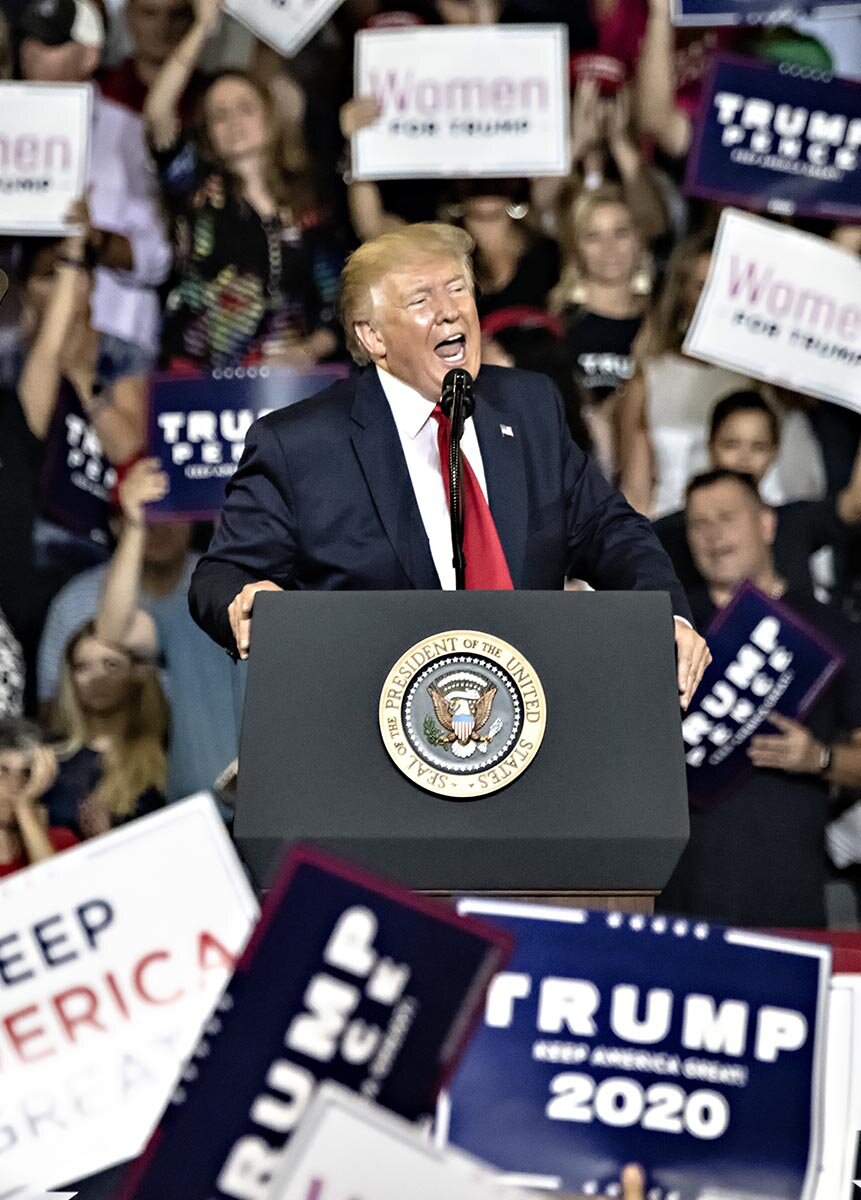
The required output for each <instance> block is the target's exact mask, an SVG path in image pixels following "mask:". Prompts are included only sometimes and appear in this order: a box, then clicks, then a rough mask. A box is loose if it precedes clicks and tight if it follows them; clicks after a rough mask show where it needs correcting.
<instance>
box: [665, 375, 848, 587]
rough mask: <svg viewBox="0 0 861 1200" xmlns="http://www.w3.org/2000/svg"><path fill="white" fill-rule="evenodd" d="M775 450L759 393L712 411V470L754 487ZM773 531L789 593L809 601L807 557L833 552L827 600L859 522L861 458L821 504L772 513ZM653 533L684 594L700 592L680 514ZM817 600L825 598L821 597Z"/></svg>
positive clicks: (773, 425)
mask: <svg viewBox="0 0 861 1200" xmlns="http://www.w3.org/2000/svg"><path fill="white" fill-rule="evenodd" d="M779 448H780V424H779V421H778V417H777V414H776V413H775V411H774V409H773V408H772V407H771V406H770V405H769V404H768V403H767V402H766V401H765V400H764V399H763V398H762V396H760V395H759V393H758V392H747V391H745V392H733V393H732V394H731V395H729V396H725V397H724V398H723V399H722V400H719V401H718V402H717V404H716V405H715V406H714V409H713V410H712V415H711V423H710V429H709V459H710V461H711V466H712V467H713V468H726V469H727V470H730V471H741V472H744V473H745V474H748V475H752V476H753V478H754V479H755V480H756V483H757V485H760V484H761V483H762V480H763V478H764V476H765V475H766V473H767V472H768V470H769V469H770V468H771V466H772V464H773V463H774V461H775V459H776V458H777V453H778V450H779ZM774 511H775V513H776V516H777V527H776V534H775V539H774V560H775V563H776V566H777V570H778V571H779V572H780V574H781V575H782V576H783V577H784V579H786V581H787V583H788V584H789V586H790V588H791V589H792V590H793V591H794V592H799V593H803V594H805V595H808V596H813V595H814V594H816V593H815V591H814V580H813V577H812V574H811V567H810V558H811V555H813V554H815V553H816V552H817V551H818V550H821V549H822V548H823V546H830V547H832V549H833V551H834V587H833V590H832V599H833V600H838V599H839V598H840V597H841V595H842V591H843V576H844V566H843V560H844V552H845V546H846V539H847V534H848V528H849V527H850V526H852V525H856V524H858V523H859V522H861V459H859V460H858V461H856V464H855V469H854V470H853V473H852V478H851V479H850V481H849V485H848V487H845V488H844V489H843V491H841V492H839V493H838V494H837V495H836V496H826V497H825V499H824V500H795V501H793V502H791V503H789V504H781V505H779V506H778V507H777V508H776V509H775V510H774ZM654 529H655V533H656V534H657V535H658V537H659V538H660V541H661V543H662V545H663V547H664V549H665V550H666V552H667V553H668V554H669V556H670V558H671V559H672V561H673V566H674V567H675V568H676V574H677V575H678V577H679V579H680V580H681V583H682V586H683V587H684V589H685V591H686V592H687V593H688V594H689V595H690V593H691V592H692V591H694V590H696V588H698V587H702V584H703V578H702V576H701V574H700V572H699V571H698V570H697V568H696V565H695V563H694V559H693V557H692V555H691V551H690V548H689V546H688V542H687V538H686V535H685V514H684V512H683V511H679V512H675V513H670V514H669V515H668V516H666V517H661V519H660V520H658V521H656V522H655V524H654ZM820 598H824V597H822V596H821V593H820Z"/></svg>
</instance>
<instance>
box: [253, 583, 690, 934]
mask: <svg viewBox="0 0 861 1200" xmlns="http://www.w3.org/2000/svg"><path fill="white" fill-rule="evenodd" d="M446 633H454V634H459V636H460V639H461V640H460V641H457V640H456V639H455V640H449V641H448V642H446V641H445V640H440V638H441V635H444V634H446ZM467 633H469V634H470V635H472V634H474V633H480V634H482V635H486V636H487V637H489V638H490V639H491V643H495V641H498V640H500V639H501V640H502V641H503V643H504V644H506V645H507V649H506V650H504V651H498V650H497V649H496V648H495V645H491V644H490V643H488V646H489V647H490V650H491V655H490V659H489V665H488V666H487V668H486V670H485V674H484V676H483V677H482V676H481V672H480V671H479V670H478V669H477V667H476V663H477V662H478V661H479V659H477V658H475V657H474V656H473V655H472V653H463V650H464V646H466V647H467V648H470V647H471V646H474V648H475V649H476V651H480V650H481V645H480V644H478V643H479V642H480V639H476V638H475V637H472V636H470V637H468V638H466V640H464V637H465V634H467ZM417 645H419V646H420V649H419V652H418V653H416V654H414V655H412V656H411V657H410V660H409V662H406V663H405V662H404V657H405V656H406V655H407V652H408V651H409V650H410V648H413V649H415V648H416V646H417ZM512 648H513V650H514V651H515V652H516V653H515V654H514V655H512V654H510V653H509V651H511V650H512ZM494 654H495V655H496V657H494ZM485 657H486V656H485ZM523 662H526V663H527V664H528V667H529V669H530V670H531V672H532V674H533V675H534V676H535V677H536V678H537V680H538V681H539V683H540V688H539V690H540V689H543V708H541V709H540V712H541V714H543V715H544V716H545V717H546V728H545V729H544V735H543V741H542V742H541V744H540V747H538V749H537V750H535V749H534V745H533V744H534V741H535V738H534V737H533V733H534V731H535V729H536V728H537V725H536V724H534V723H533V724H530V722H531V721H532V722H536V721H537V719H538V717H537V714H538V710H539V708H540V705H539V703H538V701H537V700H535V699H534V694H536V693H535V688H534V687H533V686H532V681H531V676H530V675H529V674H527V673H526V672H525V671H524V670H523V669H521V668H522V663H523ZM397 664H400V665H397ZM488 671H489V672H490V674H488V673H487V672H488ZM387 696H388V700H386V697H387ZM381 700H382V704H381ZM518 721H519V722H520V725H519V726H518V725H517V722H518ZM407 726H409V728H407ZM509 727H510V728H509ZM518 728H519V729H520V730H521V733H520V734H519V735H518V733H517V729H518ZM530 738H531V739H532V740H531V741H530V740H529V739H530ZM387 742H388V744H386V743H387ZM527 745H529V746H533V749H532V750H530V751H529V752H528V754H527V752H525V751H524V752H522V753H521V750H520V749H519V747H522V746H527ZM401 746H403V747H404V748H403V750H401V749H400V748H399V747H401ZM529 755H531V761H528V762H527V764H526V765H523V762H522V761H521V760H525V759H527V758H528V756H529ZM399 756H400V757H399ZM239 761H240V768H239V793H238V801H237V812H236V821H235V826H234V829H235V836H236V841H237V844H238V846H239V849H240V851H241V853H242V854H243V856H244V857H245V859H246V861H247V863H248V865H249V867H250V868H251V871H252V874H253V875H254V878H255V881H256V882H257V883H258V885H260V886H266V884H267V882H268V877H269V873H270V871H271V868H272V866H273V864H274V860H275V859H276V858H277V856H278V851H279V849H280V848H281V847H282V845H283V844H284V843H285V842H292V841H297V840H310V841H313V842H315V843H317V844H318V845H320V846H322V847H325V848H326V849H328V850H330V851H332V852H333V853H338V854H343V855H344V856H346V857H348V858H350V859H352V860H354V861H357V862H360V863H363V864H364V865H366V866H368V867H371V868H374V869H377V870H379V871H381V872H384V873H386V874H388V875H389V876H391V877H394V878H396V879H399V880H400V881H402V882H403V883H406V884H408V885H409V886H411V887H413V888H417V889H420V890H423V891H430V892H439V893H448V892H458V891H469V892H472V893H475V892H492V893H495V894H504V895H518V896H522V897H523V898H527V897H529V898H541V899H553V900H555V901H557V902H558V901H562V902H565V901H566V900H567V902H569V903H570V902H572V899H573V900H574V901H575V902H578V903H584V902H588V901H587V898H586V894H588V897H589V898H590V899H591V900H593V901H594V902H596V903H598V904H599V905H601V906H607V904H610V905H611V906H613V907H627V908H633V909H640V910H648V909H649V908H650V907H651V899H652V897H653V896H654V894H655V893H656V892H658V891H660V889H661V888H662V887H663V886H664V884H665V883H666V881H667V879H668V878H669V876H670V874H671V872H672V870H673V868H674V866H675V864H676V862H677V860H678V857H679V855H680V854H681V851H682V848H683V847H684V844H685V841H686V839H687V835H688V818H687V793H686V787H685V772H684V760H683V751H682V739H681V732H680V716H679V705H678V697H677V689H676V682H675V660H674V654H673V630H672V617H671V611H670V604H669V598H668V597H667V595H666V594H663V593H634V592H601V593H571V592H561V591H560V592H527V591H522V592H465V593H464V592H459V593H457V592H432V591H415V592H409V591H403V592H363V593H356V592H288V593H281V594H275V593H273V594H269V593H261V594H260V595H258V596H257V599H256V602H255V609H254V635H253V644H252V650H251V655H250V662H249V675H248V688H247V694H246V701H245V714H244V720H243V729H242V739H241V750H240V760H239ZM407 763H410V764H412V768H413V769H412V771H411V772H408V773H406V774H405V773H403V771H402V770H401V769H399V767H401V768H403V767H404V765H405V764H407ZM494 764H495V765H494ZM484 768H487V769H484ZM476 771H479V772H481V771H483V774H475V772H476ZM417 772H419V773H420V775H421V783H420V782H419V780H418V777H417ZM452 780H454V783H453V784H451V781H452ZM429 781H430V782H429ZM473 781H474V788H473V787H472V783H473ZM435 786H436V787H441V788H443V790H442V791H434V790H433V788H434V787H435ZM450 786H451V787H454V788H455V789H459V793H460V795H462V796H463V797H464V798H452V795H451V791H450ZM428 788H430V789H431V790H427V789H428Z"/></svg>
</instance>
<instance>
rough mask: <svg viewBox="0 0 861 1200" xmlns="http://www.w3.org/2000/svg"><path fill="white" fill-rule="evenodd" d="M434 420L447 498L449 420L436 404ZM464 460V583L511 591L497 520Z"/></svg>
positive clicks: (463, 457) (471, 588)
mask: <svg viewBox="0 0 861 1200" xmlns="http://www.w3.org/2000/svg"><path fill="white" fill-rule="evenodd" d="M433 417H434V419H435V420H436V423H437V430H436V440H437V445H438V447H439V462H440V467H441V469H442V478H443V483H444V484H445V491H446V499H448V454H449V448H450V445H451V422H450V421H449V419H448V417H447V416H446V415H445V414H444V413H443V411H442V409H441V408H440V406H439V405H437V406H436V408H435V409H434V410H433ZM461 463H462V464H463V556H464V558H465V559H466V587H467V590H468V591H487V592H492V591H495V592H504V591H512V590H513V588H514V584H513V583H512V582H511V574H510V572H509V570H508V563H507V562H506V561H505V554H504V553H503V550H502V543H501V542H500V540H499V534H498V533H497V532H496V523H495V522H494V520H493V514H492V513H491V511H490V506H489V505H488V503H487V501H486V500H485V498H484V492H483V491H482V490H481V484H480V483H479V482H478V480H477V479H476V477H475V472H474V471H473V469H472V467H471V466H470V465H469V460H468V459H467V457H466V455H465V454H463V455H461Z"/></svg>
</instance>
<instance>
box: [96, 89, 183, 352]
mask: <svg viewBox="0 0 861 1200" xmlns="http://www.w3.org/2000/svg"><path fill="white" fill-rule="evenodd" d="M88 184H89V186H90V187H91V189H92V190H91V192H90V215H91V218H92V222H93V225H94V227H95V228H97V229H104V230H107V231H108V232H110V233H118V234H122V235H123V236H124V237H127V238H128V239H129V242H130V243H131V248H132V256H133V262H134V269H133V270H131V271H112V270H108V269H107V268H106V267H99V268H97V270H96V272H95V279H94V287H93V325H94V326H95V328H96V329H98V331H99V332H100V333H110V334H114V335H115V336H116V337H120V338H123V339H124V340H125V341H128V342H134V343H135V344H136V345H139V346H143V347H144V348H145V349H147V350H150V351H153V352H155V351H157V349H158V344H159V328H160V311H159V300H158V296H157V294H156V290H155V289H156V288H157V287H158V285H159V284H161V283H163V282H164V281H165V279H166V278H167V275H168V272H169V270H170V263H171V249H170V244H169V242H168V239H167V234H166V231H165V228H164V224H163V222H162V219H161V215H160V211H159V205H158V200H157V185H156V180H155V175H154V172H153V169H152V166H151V164H150V161H149V157H148V154H147V149H146V142H145V139H144V127H143V121H142V120H141V118H140V117H139V116H137V114H136V113H133V112H131V111H130V110H129V109H127V108H124V107H123V106H122V105H120V104H115V103H114V102H113V101H112V100H105V99H104V97H102V96H101V95H100V94H99V93H98V91H97V90H96V89H94V94H93V124H92V131H91V139H90V165H89V172H88Z"/></svg>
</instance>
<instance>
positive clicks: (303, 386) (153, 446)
mask: <svg viewBox="0 0 861 1200" xmlns="http://www.w3.org/2000/svg"><path fill="white" fill-rule="evenodd" d="M346 374H347V368H346V367H343V366H339V365H332V366H323V367H314V368H313V369H311V370H308V371H293V370H290V369H289V368H287V367H265V366H264V367H236V368H227V369H226V370H224V371H221V372H218V373H216V374H213V375H202V374H201V375H185V374H182V375H180V374H177V375H157V376H156V377H155V378H154V379H153V381H152V383H151V385H150V397H149V435H148V441H147V445H148V452H149V453H150V454H153V455H155V457H156V458H158V460H159V462H160V463H161V467H162V470H163V471H165V472H166V473H167V476H168V479H169V481H170V490H169V491H168V494H167V495H166V496H165V498H164V500H160V501H158V502H157V503H155V504H148V505H147V520H148V521H153V520H154V521H159V520H161V521H173V520H176V519H177V518H185V519H187V520H208V519H211V518H214V517H216V516H217V515H218V513H219V511H220V509H221V506H222V504H223V503H224V489H225V487H226V486H227V481H228V480H229V479H230V477H231V475H233V473H234V471H235V470H236V467H237V464H238V463H239V460H240V458H241V457H242V451H243V449H244V447H245V435H246V434H247V433H248V428H249V426H250V425H251V423H252V421H256V420H257V418H258V417H262V416H264V415H265V414H266V413H268V412H272V411H273V410H275V409H277V408H287V407H288V405H291V404H296V403H298V401H300V400H307V399H308V397H309V396H314V395H316V393H317V392H320V391H322V390H323V388H326V387H328V386H329V385H330V384H332V383H335V382H336V381H337V380H339V379H343V378H344V377H345V376H346Z"/></svg>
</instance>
